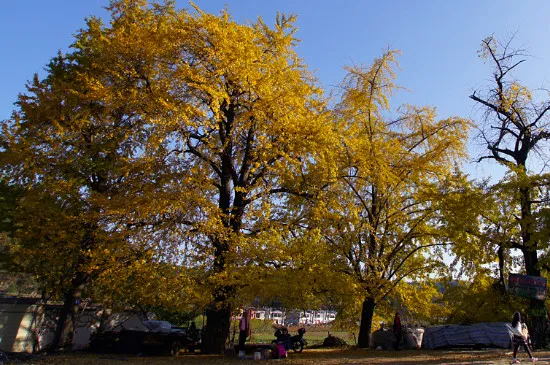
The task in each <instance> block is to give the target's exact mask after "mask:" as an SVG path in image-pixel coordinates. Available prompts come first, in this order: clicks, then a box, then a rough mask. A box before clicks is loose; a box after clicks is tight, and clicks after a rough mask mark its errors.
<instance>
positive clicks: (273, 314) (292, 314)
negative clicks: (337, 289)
mask: <svg viewBox="0 0 550 365" xmlns="http://www.w3.org/2000/svg"><path fill="white" fill-rule="evenodd" d="M249 310H250V312H251V315H250V318H253V319H259V320H270V321H272V322H273V324H276V325H282V326H293V325H294V326H296V325H302V324H303V325H315V324H326V323H330V322H332V321H334V320H335V319H336V313H337V312H336V311H333V310H306V311H295V310H294V311H285V310H284V309H279V308H271V307H261V308H249ZM241 315H242V313H240V314H239V315H237V316H236V317H235V318H236V319H239V318H241Z"/></svg>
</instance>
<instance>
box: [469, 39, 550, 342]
mask: <svg viewBox="0 0 550 365" xmlns="http://www.w3.org/2000/svg"><path fill="white" fill-rule="evenodd" d="M512 40H513V39H508V40H507V41H505V42H501V41H499V40H497V39H496V38H494V37H492V36H491V37H488V38H486V39H484V40H483V41H482V43H481V49H480V52H479V54H480V57H481V58H482V59H483V60H485V61H486V62H488V63H489V64H490V65H491V67H492V79H493V81H494V82H493V83H492V84H491V85H489V86H488V87H487V88H486V89H483V90H477V91H475V92H474V93H473V94H472V95H470V98H471V99H472V100H474V101H475V102H476V103H477V104H478V105H479V106H480V107H481V108H482V110H483V111H484V120H483V123H480V127H479V132H480V133H479V136H480V138H481V140H482V141H483V143H484V144H485V146H486V147H487V154H486V155H483V156H481V157H480V159H479V160H480V161H481V160H490V161H494V162H496V163H498V164H500V165H501V166H503V167H504V168H505V169H507V171H508V180H509V181H508V182H506V184H505V185H506V186H507V187H508V189H509V192H510V194H511V195H512V199H511V201H512V203H513V205H512V206H510V208H509V211H514V212H515V213H516V217H517V218H516V219H515V222H516V231H517V232H518V235H517V240H516V239H515V238H516V237H509V239H507V240H506V241H505V244H506V246H507V247H511V248H514V249H518V250H519V251H520V252H521V255H522V256H523V263H524V269H525V273H526V274H527V275H531V276H541V274H542V272H541V266H542V265H541V263H540V262H539V261H540V258H539V254H538V251H540V250H546V249H547V241H546V240H545V239H544V238H543V235H540V234H538V233H537V231H538V228H539V227H540V219H539V217H538V214H537V211H538V210H540V209H542V208H544V207H545V206H546V205H547V202H548V200H547V199H545V198H544V193H543V194H542V195H541V194H540V193H541V192H542V191H541V188H542V189H543V188H544V186H545V184H544V183H543V184H540V183H539V181H543V180H545V177H544V176H537V175H535V174H533V173H532V171H530V169H532V168H536V169H541V170H542V171H543V172H546V171H545V169H544V167H545V164H546V157H545V153H544V147H547V142H548V140H549V139H550V130H549V128H548V118H549V115H550V101H549V100H548V99H547V98H546V99H544V97H543V98H541V99H539V98H538V95H537V93H536V92H535V91H534V90H533V89H530V88H529V87H527V86H525V85H523V84H521V83H520V82H518V81H517V80H516V79H514V75H513V74H514V72H515V71H516V69H517V68H518V67H519V66H520V65H521V64H522V63H523V62H524V61H525V56H526V55H525V51H523V50H519V49H514V48H513V47H512ZM544 93H545V92H544ZM540 155H542V158H541V159H540V160H539V162H540V164H541V166H542V167H539V166H537V160H536V159H535V158H536V157H537V156H540ZM531 162H532V163H533V164H530V163H531ZM510 188H511V189H510ZM541 198H542V199H541ZM532 305H534V306H536V305H537V304H536V303H535V301H533V303H532ZM536 319H538V321H537V324H536V326H535V327H536V328H535V329H534V332H535V334H534V337H533V338H534V341H535V346H542V345H543V341H544V339H543V335H542V333H543V332H544V331H545V329H544V326H545V321H544V319H543V317H536Z"/></svg>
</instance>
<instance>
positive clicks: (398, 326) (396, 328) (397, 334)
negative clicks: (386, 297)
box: [393, 312, 403, 351]
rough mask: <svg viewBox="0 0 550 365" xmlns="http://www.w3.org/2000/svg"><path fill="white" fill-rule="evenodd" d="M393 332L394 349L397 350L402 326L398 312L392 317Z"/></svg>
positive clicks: (401, 335)
mask: <svg viewBox="0 0 550 365" xmlns="http://www.w3.org/2000/svg"><path fill="white" fill-rule="evenodd" d="M393 334H394V335H395V341H396V342H395V349H396V350H398V351H399V343H400V342H401V340H402V339H403V327H402V326H401V318H400V317H399V313H398V312H396V313H395V318H394V319H393Z"/></svg>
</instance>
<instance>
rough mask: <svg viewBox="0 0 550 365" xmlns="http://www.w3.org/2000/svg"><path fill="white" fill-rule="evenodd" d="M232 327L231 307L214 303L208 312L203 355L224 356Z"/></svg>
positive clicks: (204, 331)
mask: <svg viewBox="0 0 550 365" xmlns="http://www.w3.org/2000/svg"><path fill="white" fill-rule="evenodd" d="M230 325H231V305H229V304H227V303H223V302H221V303H212V305H211V306H210V308H209V309H207V310H206V326H205V328H204V329H203V335H202V353H204V354H223V353H224V350H225V342H226V340H227V338H228V337H229V329H230Z"/></svg>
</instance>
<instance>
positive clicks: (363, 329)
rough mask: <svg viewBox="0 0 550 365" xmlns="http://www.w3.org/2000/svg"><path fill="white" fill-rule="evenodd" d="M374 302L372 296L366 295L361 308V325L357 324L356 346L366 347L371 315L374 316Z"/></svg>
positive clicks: (370, 327) (368, 338)
mask: <svg viewBox="0 0 550 365" xmlns="http://www.w3.org/2000/svg"><path fill="white" fill-rule="evenodd" d="M375 307H376V303H375V302H374V298H372V297H368V298H366V299H365V300H364V301H363V309H362V310H361V325H360V326H359V338H358V339H357V347H359V348H368V347H369V340H370V333H371V330H372V317H373V316H374V308H375Z"/></svg>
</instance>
